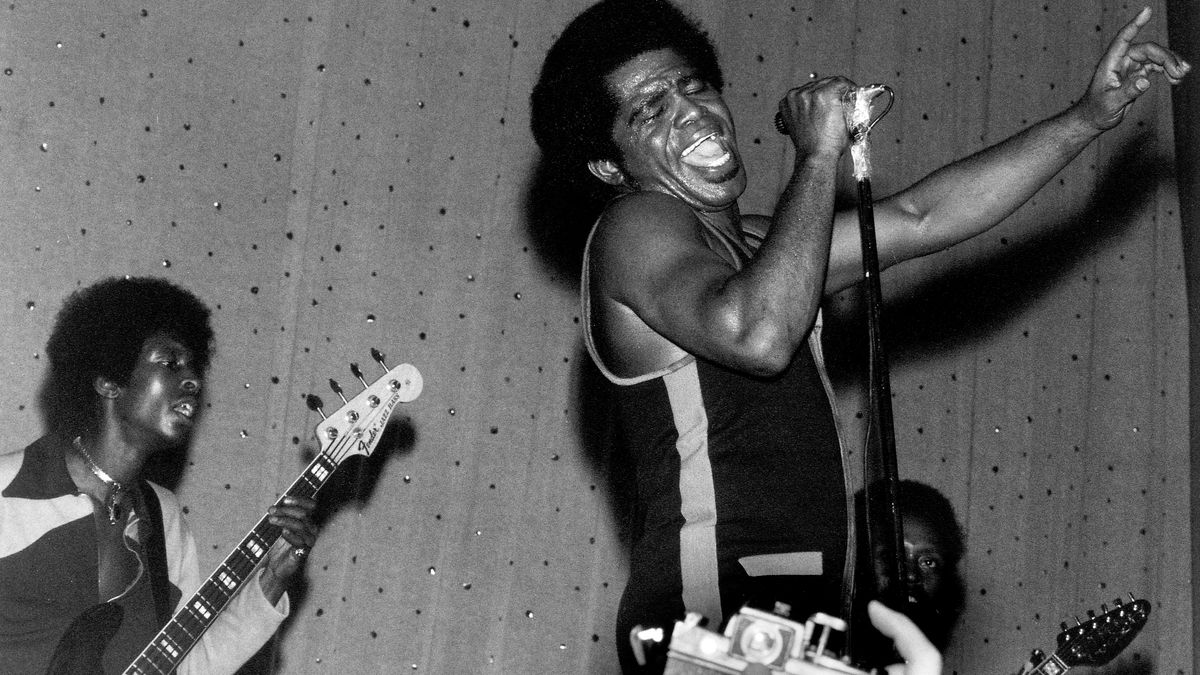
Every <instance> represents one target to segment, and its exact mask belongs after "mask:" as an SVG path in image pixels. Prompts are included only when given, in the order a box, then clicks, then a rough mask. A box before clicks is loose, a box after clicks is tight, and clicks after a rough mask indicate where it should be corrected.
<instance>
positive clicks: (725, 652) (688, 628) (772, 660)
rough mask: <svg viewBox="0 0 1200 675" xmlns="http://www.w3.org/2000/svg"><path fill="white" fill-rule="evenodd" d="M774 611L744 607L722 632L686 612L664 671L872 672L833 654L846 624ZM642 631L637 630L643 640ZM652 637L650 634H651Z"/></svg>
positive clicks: (681, 674) (667, 674)
mask: <svg viewBox="0 0 1200 675" xmlns="http://www.w3.org/2000/svg"><path fill="white" fill-rule="evenodd" d="M776 610H777V613H771V612H765V611H762V610H759V609H754V608H752V607H743V608H742V609H741V610H740V611H739V612H738V613H737V614H735V615H734V616H732V617H731V618H730V619H729V622H728V623H727V624H726V626H725V632H724V634H719V633H714V632H712V631H710V630H707V629H705V628H704V627H702V626H701V624H702V623H703V621H704V617H702V616H701V615H699V614H696V613H694V612H691V613H688V615H687V617H685V618H684V620H683V621H677V622H675V630H674V632H673V633H672V634H671V643H670V645H669V648H668V652H667V664H666V670H665V671H664V675H704V674H706V673H759V674H768V673H775V672H778V673H800V674H803V675H831V673H832V674H833V675H837V674H843V675H872V673H871V671H864V670H860V669H858V668H856V667H854V666H852V665H850V663H849V661H848V660H847V659H844V658H841V657H839V656H837V655H836V654H835V653H834V646H835V644H836V643H838V642H840V641H841V639H842V638H843V635H844V633H845V632H846V622H845V621H843V620H841V619H839V618H837V617H835V616H830V615H828V614H823V613H820V612H818V613H816V614H813V615H812V616H811V617H809V618H808V620H807V621H805V622H804V623H803V624H801V623H797V622H795V621H792V620H790V619H788V618H786V616H783V614H785V613H786V612H787V607H786V606H784V607H777V608H776ZM647 637H648V636H647V635H646V634H645V633H642V634H640V639H641V640H643V641H644V640H646V639H647ZM631 638H633V640H634V652H635V653H641V652H642V649H643V647H642V645H639V644H638V641H639V633H638V632H637V631H636V630H635V632H634V634H633V635H631ZM650 639H651V640H652V639H653V638H650Z"/></svg>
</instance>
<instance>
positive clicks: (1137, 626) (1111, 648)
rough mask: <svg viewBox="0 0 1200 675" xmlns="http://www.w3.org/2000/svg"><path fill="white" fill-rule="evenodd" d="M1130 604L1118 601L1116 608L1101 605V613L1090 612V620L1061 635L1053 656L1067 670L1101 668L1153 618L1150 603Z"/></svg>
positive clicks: (1132, 601) (1065, 627) (1133, 601)
mask: <svg viewBox="0 0 1200 675" xmlns="http://www.w3.org/2000/svg"><path fill="white" fill-rule="evenodd" d="M1129 600H1130V601H1129V602H1122V600H1121V599H1120V598H1117V599H1116V600H1114V601H1113V602H1114V603H1115V604H1116V606H1115V607H1113V608H1112V609H1109V608H1108V606H1107V605H1103V604H1102V605H1100V611H1101V614H1099V615H1097V614H1096V613H1095V612H1094V611H1091V610H1088V617H1089V618H1088V620H1087V621H1084V622H1082V623H1078V622H1077V624H1076V625H1074V626H1070V627H1068V626H1067V624H1066V623H1065V622H1064V623H1063V624H1062V629H1063V631H1062V632H1061V633H1059V634H1058V648H1057V649H1055V651H1054V653H1055V655H1056V656H1058V657H1059V658H1060V659H1062V661H1063V663H1065V664H1066V665H1067V666H1068V667H1074V666H1102V665H1104V664H1106V663H1108V662H1109V661H1111V660H1113V659H1114V658H1115V657H1116V656H1117V654H1120V653H1121V651H1122V650H1124V649H1125V648H1126V647H1128V646H1129V643H1130V642H1133V638H1135V637H1137V634H1138V633H1139V632H1141V630H1142V627H1143V626H1145V625H1146V621H1147V620H1148V619H1149V618H1150V603H1149V601H1147V600H1143V599H1138V600H1135V599H1134V598H1133V596H1132V595H1130V596H1129Z"/></svg>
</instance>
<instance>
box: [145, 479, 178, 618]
mask: <svg viewBox="0 0 1200 675" xmlns="http://www.w3.org/2000/svg"><path fill="white" fill-rule="evenodd" d="M140 488H141V492H142V503H143V504H145V506H146V512H145V514H144V517H145V518H146V525H147V527H146V532H147V534H146V543H145V544H144V550H145V551H146V564H147V567H149V571H150V591H151V594H152V595H153V596H154V611H155V613H156V614H157V615H158V624H159V625H160V626H161V625H165V624H166V623H167V621H169V620H170V619H171V614H172V612H171V609H172V608H171V582H170V580H169V579H168V578H167V542H166V537H165V535H164V534H163V518H162V506H161V505H160V504H159V503H158V495H156V494H154V488H152V487H150V483H148V482H146V481H141V483H140Z"/></svg>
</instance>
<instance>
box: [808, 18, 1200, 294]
mask: <svg viewBox="0 0 1200 675" xmlns="http://www.w3.org/2000/svg"><path fill="white" fill-rule="evenodd" d="M1149 21H1150V9H1149V8H1145V9H1142V11H1141V12H1139V13H1138V15H1137V16H1136V17H1134V18H1133V20H1132V21H1130V22H1129V23H1128V24H1126V25H1125V27H1124V28H1122V29H1121V30H1120V31H1119V32H1118V33H1117V35H1116V36H1115V37H1114V38H1113V40H1112V42H1111V43H1110V44H1109V46H1108V48H1107V50H1106V51H1105V53H1104V56H1103V57H1102V58H1101V59H1100V63H1099V64H1098V65H1097V67H1096V71H1095V73H1094V74H1093V76H1092V80H1091V83H1090V84H1089V85H1088V89H1087V92H1086V93H1085V94H1084V96H1083V98H1082V99H1081V100H1080V101H1079V102H1078V103H1076V104H1075V105H1073V106H1071V107H1070V108H1068V109H1067V110H1066V111H1064V112H1063V113H1061V114H1059V115H1056V116H1054V117H1051V118H1050V119H1047V120H1045V121H1042V122H1040V123H1038V124H1035V125H1033V126H1032V127H1029V128H1028V129H1025V130H1024V131H1022V132H1020V133H1018V134H1016V135H1014V136H1012V137H1010V138H1008V139H1006V140H1004V141H1001V142H1000V143H998V144H996V145H994V146H992V147H990V148H988V149H986V150H983V151H982V152H980V153H978V154H975V155H973V156H971V157H968V158H966V159H963V160H960V161H958V162H955V163H953V164H950V165H949V166H946V167H944V168H942V169H939V170H937V171H935V172H933V173H932V174H930V175H929V176H927V177H925V178H924V179H922V180H921V181H919V182H917V183H916V184H915V185H913V186H911V187H909V188H907V189H905V190H903V191H901V192H899V193H897V194H895V195H892V196H890V197H888V198H886V199H882V200H880V201H879V202H878V203H877V204H876V205H875V220H876V236H877V238H878V245H879V253H880V254H879V259H880V260H879V262H880V265H881V266H883V267H887V266H889V265H892V264H895V263H898V262H902V261H904V260H908V259H910V258H915V257H919V256H922V255H926V254H928V253H933V252H936V251H940V250H943V249H945V248H948V247H949V246H951V245H953V244H956V243H958V242H960V241H963V240H965V239H968V238H970V237H973V236H975V235H976V234H979V233H981V232H984V231H985V230H987V229H989V228H991V227H992V226H994V225H996V224H997V223H999V222H1000V221H1002V220H1003V219H1004V218H1005V217H1007V216H1008V215H1009V214H1011V213H1012V212H1013V211H1015V210H1016V209H1017V208H1018V207H1020V206H1021V205H1022V204H1024V203H1025V202H1026V201H1027V200H1028V199H1029V198H1030V197H1032V196H1033V195H1034V193H1036V192H1037V191H1038V190H1039V189H1040V188H1041V187H1042V186H1043V185H1045V184H1046V183H1047V182H1048V181H1049V180H1050V179H1051V178H1053V177H1054V175H1055V174H1057V173H1058V172H1059V171H1060V170H1061V169H1062V168H1063V167H1064V166H1066V165H1067V164H1068V163H1069V162H1070V161H1071V160H1072V159H1074V158H1075V157H1076V156H1077V155H1078V154H1079V153H1080V151H1082V150H1083V149H1084V148H1085V147H1086V146H1087V145H1088V144H1089V143H1090V142H1091V141H1092V140H1094V139H1095V138H1096V137H1097V136H1099V135H1100V134H1101V133H1103V132H1104V131H1106V130H1108V129H1111V128H1112V127H1115V126H1116V125H1117V124H1119V123H1120V122H1121V120H1122V119H1123V118H1124V116H1125V113H1126V111H1128V109H1129V106H1130V105H1132V104H1133V102H1134V101H1135V100H1137V99H1138V97H1140V96H1141V95H1142V94H1144V93H1145V92H1146V91H1147V90H1149V88H1150V86H1151V76H1152V74H1153V73H1162V74H1163V76H1164V77H1165V78H1166V79H1167V81H1168V82H1170V83H1171V84H1175V83H1178V82H1179V81H1180V79H1181V78H1183V77H1184V75H1186V74H1187V73H1188V71H1189V70H1191V66H1190V65H1189V64H1188V63H1187V62H1185V61H1184V60H1182V59H1181V58H1180V57H1179V56H1178V55H1176V54H1174V53H1173V52H1171V51H1170V50H1168V49H1166V48H1164V47H1162V46H1160V45H1158V44H1156V43H1153V42H1134V39H1135V38H1136V37H1137V35H1138V32H1139V31H1140V30H1141V28H1142V27H1143V26H1145V25H1146V23H1148V22H1149ZM835 221H836V222H835V228H834V234H833V241H832V244H831V252H830V261H829V274H828V278H827V283H826V287H825V288H826V291H827V292H834V291H838V290H841V289H842V288H845V287H846V286H849V285H850V284H853V283H854V282H855V281H857V280H859V279H860V278H861V276H862V263H861V248H860V243H859V233H858V229H857V224H856V220H855V216H854V213H853V212H849V213H839V214H838V215H837V216H836V218H835Z"/></svg>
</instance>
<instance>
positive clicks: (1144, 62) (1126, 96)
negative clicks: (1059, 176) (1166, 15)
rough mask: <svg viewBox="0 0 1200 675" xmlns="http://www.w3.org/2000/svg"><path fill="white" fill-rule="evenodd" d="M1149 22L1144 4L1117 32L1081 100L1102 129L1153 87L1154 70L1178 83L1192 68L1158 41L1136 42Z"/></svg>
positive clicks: (1123, 115)
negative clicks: (1151, 85)
mask: <svg viewBox="0 0 1200 675" xmlns="http://www.w3.org/2000/svg"><path fill="white" fill-rule="evenodd" d="M1149 22H1150V8H1149V7H1144V8H1142V11H1140V12H1138V15H1137V16H1135V17H1134V18H1133V20H1132V21H1130V22H1129V23H1127V24H1125V27H1124V28H1122V29H1121V30H1120V31H1119V32H1118V33H1117V35H1116V36H1115V37H1114V38H1113V40H1112V42H1111V43H1109V45H1108V49H1107V50H1105V52H1104V56H1103V57H1102V58H1101V59H1100V63H1099V64H1098V65H1097V66H1096V72H1095V74H1094V75H1092V81H1091V84H1089V85H1088V90H1087V93H1086V94H1085V95H1084V97H1083V100H1082V101H1080V102H1079V107H1080V109H1081V111H1082V112H1083V113H1084V114H1085V115H1086V117H1087V119H1088V121H1089V122H1091V123H1092V124H1093V125H1095V127H1096V128H1097V129H1099V130H1101V131H1103V130H1106V129H1111V128H1113V127H1115V126H1117V125H1118V124H1120V122H1121V120H1122V119H1123V118H1124V117H1125V112H1126V111H1127V110H1129V106H1130V105H1132V104H1133V102H1134V101H1136V100H1137V99H1138V97H1139V96H1141V95H1142V94H1144V93H1146V91H1148V90H1149V89H1150V84H1151V80H1150V78H1151V76H1152V74H1153V73H1162V74H1163V77H1165V78H1166V79H1167V82H1170V83H1171V84H1178V83H1179V81H1180V80H1182V79H1183V77H1184V76H1185V75H1187V74H1188V71H1190V70H1191V69H1192V66H1191V64H1189V63H1188V62H1187V61H1184V60H1183V59H1182V58H1180V57H1179V55H1178V54H1176V53H1175V52H1173V51H1171V50H1169V49H1167V48H1166V47H1163V46H1162V45H1160V44H1158V43H1156V42H1134V39H1135V38H1137V35H1138V33H1139V32H1140V31H1141V30H1142V27H1143V26H1145V25H1146V24H1147V23H1149Z"/></svg>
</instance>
